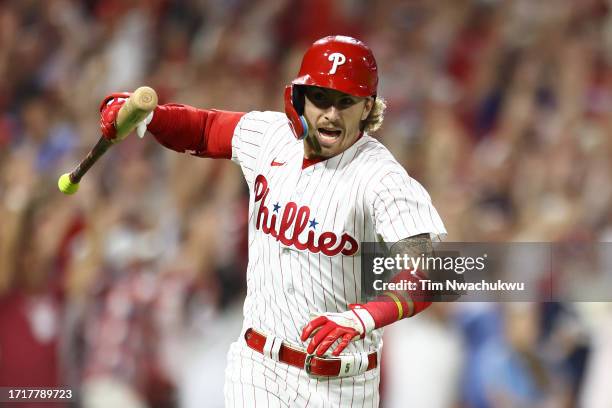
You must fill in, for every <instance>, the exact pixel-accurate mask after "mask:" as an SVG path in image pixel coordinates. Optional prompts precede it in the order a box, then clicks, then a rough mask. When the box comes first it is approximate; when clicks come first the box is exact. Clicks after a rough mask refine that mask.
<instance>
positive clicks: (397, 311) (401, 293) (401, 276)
mask: <svg viewBox="0 0 612 408" xmlns="http://www.w3.org/2000/svg"><path fill="white" fill-rule="evenodd" d="M423 279H426V278H425V276H424V275H423V273H421V272H419V271H417V272H416V273H415V274H413V273H412V272H411V271H402V272H400V273H398V274H397V275H395V276H394V277H393V279H392V280H391V281H392V282H402V283H404V282H406V283H407V282H415V283H416V287H417V289H416V290H411V291H408V290H391V291H388V292H385V293H384V294H383V295H381V296H380V298H379V299H380V300H375V301H372V302H368V303H366V304H364V305H361V307H362V308H364V309H366V310H367V311H368V312H369V313H370V314H371V315H372V318H373V319H374V323H375V328H377V329H378V328H380V327H383V326H387V325H389V324H391V323H394V322H396V321H398V320H401V319H403V318H406V317H411V316H414V315H416V314H417V313H420V312H422V311H423V310H425V309H427V308H428V307H429V305H431V301H429V300H428V299H430V298H431V297H432V296H433V294H432V293H429V292H428V291H426V290H422V289H421V284H420V283H419V282H420V281H421V280H423ZM398 303H399V304H398ZM400 305H401V307H400Z"/></svg>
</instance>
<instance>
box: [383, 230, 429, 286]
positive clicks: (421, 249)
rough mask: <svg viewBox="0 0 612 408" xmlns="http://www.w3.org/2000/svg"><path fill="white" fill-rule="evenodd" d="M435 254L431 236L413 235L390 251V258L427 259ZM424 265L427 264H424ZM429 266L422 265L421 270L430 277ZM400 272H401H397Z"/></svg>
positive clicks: (400, 241)
mask: <svg viewBox="0 0 612 408" xmlns="http://www.w3.org/2000/svg"><path fill="white" fill-rule="evenodd" d="M432 253H433V245H432V243H431V238H430V237H429V234H419V235H413V236H411V237H408V238H404V239H400V240H399V241H397V242H396V243H395V244H393V245H391V248H390V249H389V257H396V256H397V255H399V256H400V257H402V258H403V257H404V256H406V257H408V258H427V257H428V256H430V255H431V254H432ZM423 264H426V263H425V262H423ZM426 266H427V265H422V267H420V268H419V270H420V271H421V272H423V273H424V274H425V275H426V276H428V271H427V267H426ZM396 272H400V271H396Z"/></svg>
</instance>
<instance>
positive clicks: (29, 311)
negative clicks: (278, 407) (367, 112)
mask: <svg viewBox="0 0 612 408" xmlns="http://www.w3.org/2000/svg"><path fill="white" fill-rule="evenodd" d="M328 34H347V35H352V36H356V37H358V38H360V39H362V40H364V41H365V42H366V43H367V44H368V45H369V46H370V47H371V48H372V49H373V51H374V53H375V56H376V58H377V60H378V65H379V70H380V90H379V94H380V95H381V96H383V97H385V98H386V99H387V101H388V105H389V108H388V111H387V114H386V117H385V122H384V125H383V127H382V129H381V130H380V131H379V132H378V133H377V135H376V136H377V137H378V138H380V140H382V141H383V143H385V144H386V145H387V146H388V147H389V148H390V150H391V151H392V152H393V154H394V155H395V157H396V158H397V159H398V160H399V161H400V162H401V163H402V164H403V165H404V166H405V168H406V169H407V170H408V172H409V173H410V174H411V175H412V176H413V177H414V178H415V179H417V180H419V181H420V182H421V183H422V184H423V185H424V186H425V187H426V188H427V190H428V191H429V192H430V194H431V196H432V199H433V202H434V205H435V206H436V207H437V208H438V211H439V212H440V214H441V216H442V219H443V220H444V223H445V225H446V227H447V229H448V232H449V236H448V240H451V241H487V242H505V241H518V242H529V241H543V242H569V243H572V242H583V243H589V242H598V241H612V205H611V203H612V199H611V198H612V137H611V131H612V115H610V112H611V111H612V2H610V1H607V0H540V1H533V0H436V1H425V0H420V1H417V0H413V1H399V0H385V1H366V0H337V1H325V0H293V1H289V0H258V1H256V0H208V1H205V0H200V1H198V0H148V1H145V0H142V1H138V0H82V1H77V0H46V1H42V0H4V1H2V2H0V225H1V228H0V386H9V385H10V386H26V385H27V386H36V385H38V386H55V385H64V386H68V387H71V388H73V389H74V390H75V393H76V394H77V397H78V399H77V401H78V403H73V404H72V405H74V406H76V405H77V404H78V405H79V406H81V405H84V406H93V407H110V406H116V407H119V406H121V407H146V406H149V407H174V406H181V407H196V406H197V407H204V406H206V407H209V406H210V407H216V406H222V388H223V370H224V366H225V353H226V350H227V347H228V344H229V343H230V342H231V341H233V340H234V339H235V338H236V337H237V336H238V334H239V328H240V324H241V322H240V319H241V313H242V310H241V306H242V300H243V297H244V289H245V288H244V286H245V276H244V274H245V265H246V262H247V260H246V245H245V240H246V221H247V220H246V215H247V212H246V211H247V206H248V192H247V191H246V187H245V183H244V182H243V181H242V178H241V174H240V171H239V169H238V167H237V166H235V165H233V164H232V163H231V162H229V161H222V160H206V159H199V158H196V157H192V156H189V155H179V154H176V153H174V152H172V151H169V150H166V149H164V148H162V147H161V146H160V145H158V144H157V143H156V142H155V141H154V140H153V138H150V137H145V139H144V140H140V139H138V138H136V137H130V138H128V139H127V140H126V141H124V142H123V143H121V144H120V145H117V146H115V147H113V149H112V150H111V151H110V152H109V153H107V154H106V156H104V157H103V158H102V160H100V162H99V163H98V164H96V166H95V168H94V169H93V170H92V171H91V172H90V173H89V174H88V175H87V176H86V177H85V179H84V180H83V182H82V183H81V189H80V191H79V193H78V194H76V195H74V196H70V197H67V196H64V195H62V194H60V193H59V192H58V190H57V187H56V181H57V178H58V176H59V175H60V174H62V173H63V172H65V171H67V170H69V169H71V168H72V167H73V166H74V165H75V164H76V163H77V162H78V161H79V160H80V158H82V157H83V156H84V155H85V154H86V152H87V151H88V150H89V149H90V148H91V146H92V145H93V144H94V143H95V141H96V140H97V138H98V137H99V131H98V105H99V103H100V101H101V100H102V99H103V97H104V96H105V95H106V94H108V93H110V92H113V91H122V90H133V89H135V88H136V87H138V86H140V85H145V84H146V85H150V86H152V87H154V88H155V89H156V90H158V92H159V95H160V98H161V102H162V103H165V102H171V101H172V102H179V103H185V104H191V105H194V106H197V107H202V108H218V109H225V110H234V111H249V110H280V111H282V110H283V105H282V92H283V89H284V86H285V84H287V83H288V82H289V81H290V80H291V78H292V77H293V76H294V75H295V74H296V73H297V70H298V68H299V62H300V60H301V56H302V54H303V52H304V51H305V49H306V47H307V46H308V45H309V44H310V43H311V42H312V41H313V40H315V39H318V38H320V37H322V36H325V35H328ZM585 273H586V272H585ZM385 337H386V340H385V347H384V357H383V359H384V362H383V373H382V374H383V377H382V383H381V393H382V402H381V406H383V407H392V408H394V407H408V406H411V407H451V408H485V407H606V408H609V407H612V389H611V387H610V384H611V383H612V368H611V367H612V307H611V306H610V304H608V303H571V304H570V303H506V304H491V303H474V304H466V303H455V304H436V305H434V306H432V308H431V309H430V310H429V311H427V312H425V313H424V314H423V315H421V316H418V317H416V318H414V319H410V320H408V321H402V322H399V323H397V324H395V325H394V326H392V327H391V328H389V329H388V330H386V332H385ZM66 405H70V404H66ZM20 406H27V405H20Z"/></svg>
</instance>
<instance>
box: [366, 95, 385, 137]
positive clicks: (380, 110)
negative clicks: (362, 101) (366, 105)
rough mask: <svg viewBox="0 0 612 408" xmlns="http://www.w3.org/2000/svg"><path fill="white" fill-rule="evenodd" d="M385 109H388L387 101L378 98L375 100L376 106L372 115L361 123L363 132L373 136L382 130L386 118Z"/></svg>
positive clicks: (371, 112)
mask: <svg viewBox="0 0 612 408" xmlns="http://www.w3.org/2000/svg"><path fill="white" fill-rule="evenodd" d="M385 109H387V101H385V100H384V99H383V98H381V97H380V96H377V97H376V99H374V106H372V110H371V111H370V114H369V115H368V117H367V118H365V119H364V120H363V121H362V122H361V130H363V131H365V132H367V133H368V134H372V133H374V132H376V131H377V130H378V129H380V127H381V126H382V123H383V118H384V116H385Z"/></svg>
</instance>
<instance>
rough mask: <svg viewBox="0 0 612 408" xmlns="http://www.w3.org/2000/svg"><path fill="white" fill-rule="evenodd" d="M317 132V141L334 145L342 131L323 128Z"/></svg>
mask: <svg viewBox="0 0 612 408" xmlns="http://www.w3.org/2000/svg"><path fill="white" fill-rule="evenodd" d="M317 130H318V132H319V136H320V138H319V139H320V141H321V142H322V143H323V144H331V143H334V142H335V141H336V140H337V139H338V138H339V137H340V136H341V135H342V130H337V129H325V128H318V129H317Z"/></svg>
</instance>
